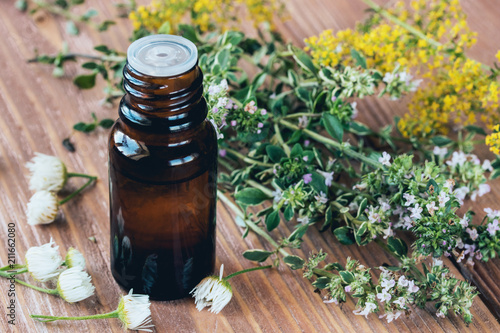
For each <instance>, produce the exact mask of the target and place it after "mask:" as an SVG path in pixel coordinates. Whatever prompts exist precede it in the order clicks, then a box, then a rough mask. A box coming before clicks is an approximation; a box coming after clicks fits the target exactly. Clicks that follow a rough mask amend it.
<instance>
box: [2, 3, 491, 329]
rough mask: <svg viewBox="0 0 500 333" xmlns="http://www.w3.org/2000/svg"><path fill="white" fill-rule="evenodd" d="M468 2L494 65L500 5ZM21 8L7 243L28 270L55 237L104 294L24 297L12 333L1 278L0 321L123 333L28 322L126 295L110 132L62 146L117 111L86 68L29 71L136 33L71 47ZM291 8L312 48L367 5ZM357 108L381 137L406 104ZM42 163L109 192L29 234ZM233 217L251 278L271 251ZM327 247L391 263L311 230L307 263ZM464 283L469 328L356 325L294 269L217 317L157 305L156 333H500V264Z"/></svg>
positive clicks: (86, 37) (106, 324)
mask: <svg viewBox="0 0 500 333" xmlns="http://www.w3.org/2000/svg"><path fill="white" fill-rule="evenodd" d="M118 2H121V1H118V0H113V1H97V0H91V1H90V0H88V1H87V3H88V4H87V5H86V6H92V7H94V8H96V9H97V10H98V11H99V13H100V17H101V18H104V17H106V18H114V17H115V15H116V9H115V8H114V4H115V3H118ZM380 2H381V3H382V1H380ZM462 3H463V6H464V8H465V10H466V12H467V13H468V15H469V23H470V25H471V27H472V29H473V30H475V31H478V32H479V41H478V43H477V45H476V46H475V47H474V49H473V50H472V52H471V56H473V57H474V58H476V59H478V60H480V61H483V62H485V63H488V64H491V63H492V62H493V59H494V54H495V53H496V50H498V49H499V48H500V34H499V33H498V31H499V29H500V21H499V20H498V17H500V6H498V4H496V1H487V0H481V1H475V0H464V1H462ZM13 4H14V1H13V0H9V1H1V2H0V36H2V37H1V40H2V43H1V47H0V68H1V72H0V73H1V74H0V112H1V116H0V184H1V185H0V186H1V187H0V188H1V190H0V221H1V223H2V227H1V228H0V238H1V239H2V244H4V243H5V242H6V239H7V231H6V225H7V223H9V222H14V223H15V224H16V251H17V260H18V261H20V262H22V261H24V255H25V253H26V251H27V249H28V248H29V247H30V246H35V245H41V244H43V243H46V242H48V241H49V239H50V237H53V238H54V240H55V241H56V242H57V243H58V244H59V245H60V247H61V251H62V252H64V251H65V249H66V248H68V247H69V246H74V247H76V248H78V249H79V250H80V251H82V252H83V254H84V255H85V257H86V259H87V263H88V264H87V269H88V271H89V273H90V274H91V276H92V279H93V282H94V284H95V286H96V295H95V296H93V297H92V298H90V299H88V300H85V301H83V302H80V303H77V304H74V305H70V304H67V303H65V302H64V301H63V300H62V299H58V298H55V297H52V296H49V295H45V294H41V293H39V292H36V291H33V290H31V289H27V288H24V287H22V286H17V288H16V293H17V307H16V312H17V320H16V323H17V325H16V326H15V327H13V326H11V325H8V324H7V321H6V316H5V315H4V312H5V308H6V306H7V302H8V301H9V298H8V297H7V289H8V284H7V282H6V281H5V280H3V279H2V280H1V281H0V294H1V296H0V307H1V308H2V309H4V310H1V311H0V313H1V316H0V331H1V332H11V331H12V332H14V331H17V332H23V333H24V332H71V331H73V332H120V331H122V328H121V327H120V323H119V321H118V320H100V321H84V322H56V323H51V324H43V323H37V322H34V321H33V320H31V319H30V318H29V314H53V315H86V314H97V313H103V312H108V311H112V310H114V309H115V308H116V306H117V302H118V299H119V297H120V295H122V294H123V293H124V292H123V290H121V289H120V288H119V287H118V285H117V284H116V283H115V282H114V280H113V277H112V276H111V272H110V270H109V241H108V234H109V222H108V189H107V163H106V161H107V157H106V155H107V132H106V131H104V130H98V131H96V132H95V133H92V134H90V135H84V134H81V133H77V134H75V135H74V136H73V141H74V142H75V143H76V147H77V152H76V153H69V152H68V151H66V150H65V149H64V148H63V146H62V145H61V140H62V139H63V138H65V137H67V136H68V135H69V134H70V132H71V130H70V129H71V127H72V125H73V124H74V123H76V122H78V121H90V113H91V112H95V113H96V114H97V115H98V117H99V118H103V117H110V118H115V117H116V116H117V113H116V109H109V108H104V107H102V106H101V105H100V104H99V101H100V98H102V94H101V91H100V90H99V89H94V90H91V91H80V90H78V89H77V88H76V87H75V86H74V85H73V84H72V83H71V80H70V79H69V76H70V75H72V74H75V73H77V72H81V69H79V66H78V65H76V64H75V65H69V66H67V73H68V77H67V78H62V79H55V78H53V77H52V76H51V71H52V69H51V68H49V67H48V66H44V65H35V64H27V63H26V61H25V60H26V59H29V58H31V57H32V56H33V51H34V49H38V50H39V52H40V53H55V52H57V51H58V50H59V49H60V47H61V45H62V42H63V40H67V41H68V43H69V47H70V49H71V50H72V51H73V52H81V53H89V52H93V51H92V48H93V45H99V44H102V43H106V44H108V45H110V46H111V47H113V48H117V49H121V50H126V48H127V46H128V44H129V41H128V38H129V35H130V32H131V25H130V23H129V22H128V21H126V20H119V24H117V25H116V26H113V27H111V28H110V29H109V31H108V32H105V33H97V32H95V31H94V30H91V29H87V28H83V29H82V31H81V34H80V35H79V36H68V35H67V34H66V32H65V22H64V21H63V20H61V19H56V18H54V17H52V16H51V15H49V14H46V13H45V14H44V13H40V14H37V15H36V16H35V17H30V16H29V15H26V14H23V13H20V12H19V11H17V10H16V9H15V8H14V6H13ZM287 8H288V11H289V13H290V20H288V21H285V22H283V23H278V29H279V30H280V31H281V32H282V33H283V35H284V36H285V38H286V39H287V40H289V41H292V42H294V43H296V44H298V45H301V44H302V40H303V38H304V37H307V36H310V35H313V34H317V33H319V32H320V31H322V30H323V29H326V28H333V29H342V28H347V27H353V26H354V23H355V22H356V21H357V20H360V19H361V18H362V17H363V15H364V12H363V10H364V8H365V6H364V5H363V3H362V2H361V1H360V0H309V1H307V2H306V1H304V0H302V1H301V0H291V1H287ZM101 83H102V82H101ZM358 108H359V110H360V113H361V117H362V120H364V121H367V122H368V123H369V124H371V126H372V127H373V128H378V127H380V126H383V125H384V124H387V123H388V122H390V121H391V119H392V117H393V116H394V115H396V114H402V113H403V112H404V110H405V101H399V102H389V101H386V100H376V99H367V100H365V101H362V102H361V103H360V106H359V107H358ZM35 152H42V153H46V154H51V155H57V156H59V157H60V158H61V159H62V160H63V161H64V162H65V163H66V164H67V166H68V168H69V169H70V170H71V171H75V172H85V173H88V174H93V175H97V176H99V181H98V182H97V184H96V185H95V186H94V187H92V188H91V189H89V190H88V191H86V193H85V194H84V195H82V196H80V197H79V198H77V199H76V200H72V201H71V202H69V203H68V204H66V205H64V206H63V208H62V214H61V216H60V217H58V219H57V221H56V222H55V223H53V224H50V225H47V226H37V227H31V226H29V225H28V224H27V223H26V216H25V207H26V203H27V202H28V200H29V198H30V197H31V195H32V193H31V191H30V190H29V189H28V181H27V177H26V176H27V170H26V168H25V166H24V165H25V163H26V162H27V161H28V160H29V159H31V158H32V157H33V154H34V153H35ZM486 156H489V155H488V153H487V151H486V150H483V152H482V154H481V157H486ZM489 157H490V158H491V156H489ZM70 184H71V186H73V187H76V186H79V184H80V183H78V180H71V182H70ZM492 187H493V189H494V190H493V193H491V194H489V195H488V196H485V197H483V198H481V201H480V202H479V203H474V205H473V206H474V208H475V209H478V210H479V209H480V210H482V208H484V207H489V206H491V207H496V208H497V209H498V208H499V207H498V202H499V201H500V191H499V189H500V183H499V182H498V181H497V182H495V183H494V184H492ZM468 204H470V205H472V203H468ZM233 217H234V216H233V215H232V213H231V212H230V210H228V209H226V207H225V206H224V205H223V204H221V203H219V204H218V211H217V223H218V231H217V232H218V237H217V265H220V264H221V263H224V265H225V267H226V272H234V271H237V270H240V269H243V268H249V267H253V266H254V264H253V263H252V262H249V261H247V260H245V259H244V258H242V256H241V253H242V252H243V251H244V250H247V249H252V248H263V247H264V248H265V247H266V245H265V243H263V242H262V241H261V239H259V238H258V237H256V236H255V235H252V234H251V235H249V236H248V237H247V238H246V239H244V240H242V239H241V237H240V236H241V233H242V230H241V229H240V228H239V227H237V226H236V225H235V223H234V222H233ZM290 228H291V225H288V226H283V225H282V226H280V228H278V229H277V230H276V231H274V232H273V236H275V237H280V236H284V235H288V234H289V233H290ZM90 236H95V237H96V239H97V243H93V242H91V241H89V240H88V237H90ZM4 240H5V241H4ZM6 248H7V246H6V244H5V245H2V246H0V263H2V266H3V265H5V264H6V258H7V252H6ZM319 248H322V249H323V250H325V251H326V252H327V253H328V254H329V258H330V260H338V261H340V262H345V258H346V257H347V256H351V257H353V258H356V259H359V260H360V261H361V262H362V263H364V264H365V265H368V266H376V265H380V264H382V263H384V262H391V259H390V258H389V257H388V256H387V255H386V254H385V253H384V252H383V251H382V250H381V249H380V248H378V247H377V246H376V245H374V244H371V245H369V246H367V247H364V248H358V247H356V246H342V245H339V244H338V243H337V242H335V241H334V239H333V238H332V236H331V235H329V234H328V233H323V234H320V233H319V232H317V231H315V230H312V231H311V232H310V234H308V236H307V237H305V242H304V246H303V250H302V251H301V253H306V254H307V253H308V252H310V251H312V250H315V249H319ZM446 264H447V265H448V266H450V267H451V270H452V271H453V272H454V273H455V274H457V276H461V274H460V272H459V271H458V269H457V268H455V266H454V265H453V263H451V262H450V261H446ZM465 274H466V275H467V277H469V278H471V279H472V280H473V281H474V282H475V283H476V284H477V285H478V286H479V288H480V289H481V290H483V293H484V295H485V296H484V297H483V298H484V300H483V299H479V298H477V300H476V301H475V303H474V306H473V309H472V312H473V314H474V317H475V320H474V323H473V324H472V325H470V326H469V327H467V326H466V325H465V324H464V323H463V321H462V319H460V318H458V317H456V316H454V315H451V316H450V318H449V319H439V318H436V316H435V315H434V311H435V310H434V309H433V307H432V306H428V307H427V308H426V309H425V310H421V309H415V310H414V311H412V312H411V313H410V315H409V316H408V317H405V318H403V319H400V320H397V321H394V322H392V323H390V324H388V323H387V322H386V320H385V319H379V318H378V317H377V315H373V314H372V315H370V316H369V317H368V318H367V319H365V318H364V317H360V316H355V315H354V314H353V313H352V311H353V310H354V308H355V304H354V303H353V301H352V300H350V299H349V300H348V301H347V303H346V304H344V305H343V306H342V307H338V306H336V305H334V304H324V303H323V302H322V300H321V298H320V296H319V295H318V294H316V293H314V292H313V288H312V287H311V285H310V283H309V282H307V281H305V280H304V279H303V278H302V276H301V273H300V272H299V271H291V270H289V269H288V268H287V267H284V266H282V267H280V268H279V269H278V270H266V271H258V272H252V273H250V274H246V275H243V276H239V277H237V278H235V279H233V280H231V282H232V285H233V290H234V297H233V300H232V301H231V303H230V304H229V305H228V306H227V307H226V308H225V309H224V310H223V311H222V313H221V314H219V315H213V314H211V313H209V312H207V311H203V312H198V311H197V310H196V308H195V307H194V304H193V300H192V299H185V300H180V301H174V302H153V305H152V308H151V309H152V316H153V320H154V324H155V325H156V332H195V331H196V332H206V331H214V332H231V331H234V332H278V331H282V332H300V331H302V332H354V331H356V332H370V331H373V332H384V331H390V332H400V331H401V332H404V331H412V332H418V331H422V332H439V331H445V332H456V331H460V332H466V331H474V332H499V331H500V325H499V324H498V322H497V320H496V318H495V314H496V317H498V316H499V313H500V311H499V310H498V309H499V304H500V301H499V299H498V298H499V296H500V289H499V288H498V286H497V281H498V278H499V277H500V269H499V268H498V260H493V261H492V262H489V263H488V264H477V265H476V267H474V268H470V267H469V268H467V269H466V272H465Z"/></svg>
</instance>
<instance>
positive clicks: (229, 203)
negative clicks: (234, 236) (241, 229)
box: [217, 190, 290, 257]
mask: <svg viewBox="0 0 500 333" xmlns="http://www.w3.org/2000/svg"><path fill="white" fill-rule="evenodd" d="M217 197H218V198H219V199H220V200H221V201H223V202H224V204H226V205H227V206H228V207H229V208H230V209H231V210H232V211H233V212H234V213H235V214H236V215H238V216H239V217H241V218H242V220H243V221H244V222H245V224H246V225H247V227H248V228H249V229H251V230H252V231H253V232H255V233H256V234H257V235H259V236H262V237H263V238H264V239H265V240H267V241H268V242H269V243H270V244H271V245H272V246H274V247H275V248H277V249H279V250H278V251H279V252H280V253H281V254H282V255H283V256H285V257H286V256H289V255H290V254H289V253H288V252H287V251H286V250H284V249H282V248H281V247H280V245H279V244H278V243H276V241H275V240H274V239H272V238H271V236H269V235H268V234H267V233H266V232H265V231H264V230H262V229H261V228H259V227H258V226H257V225H255V223H253V222H251V221H248V220H247V219H245V214H244V213H243V212H242V211H241V209H239V208H238V207H237V206H236V205H235V204H234V203H233V202H232V201H231V199H229V198H228V197H226V196H225V195H224V193H222V192H221V191H220V190H217Z"/></svg>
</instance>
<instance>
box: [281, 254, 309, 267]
mask: <svg viewBox="0 0 500 333" xmlns="http://www.w3.org/2000/svg"><path fill="white" fill-rule="evenodd" d="M283 261H284V262H285V264H287V265H288V266H290V268H291V269H293V270H295V269H301V268H302V267H304V263H305V261H304V259H302V258H301V257H299V256H294V255H290V256H286V257H284V258H283Z"/></svg>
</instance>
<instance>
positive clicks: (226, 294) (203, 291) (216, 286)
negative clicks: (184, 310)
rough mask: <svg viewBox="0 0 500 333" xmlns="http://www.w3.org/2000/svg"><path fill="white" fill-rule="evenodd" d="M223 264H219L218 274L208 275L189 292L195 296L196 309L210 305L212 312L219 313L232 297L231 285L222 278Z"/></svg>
mask: <svg viewBox="0 0 500 333" xmlns="http://www.w3.org/2000/svg"><path fill="white" fill-rule="evenodd" d="M223 271H224V265H221V266H220V275H219V277H217V276H208V277H206V278H204V279H203V280H201V282H200V283H198V285H197V286H196V287H194V289H193V290H192V291H191V292H190V294H193V297H194V298H195V301H194V302H195V304H196V308H197V309H198V311H201V310H203V308H204V307H210V309H209V311H210V312H212V313H219V312H220V311H221V310H222V309H223V308H224V307H225V306H226V305H227V304H228V303H229V301H230V300H231V298H232V297H233V291H232V289H231V285H230V284H229V283H228V282H227V281H226V280H225V279H223V278H222V274H223Z"/></svg>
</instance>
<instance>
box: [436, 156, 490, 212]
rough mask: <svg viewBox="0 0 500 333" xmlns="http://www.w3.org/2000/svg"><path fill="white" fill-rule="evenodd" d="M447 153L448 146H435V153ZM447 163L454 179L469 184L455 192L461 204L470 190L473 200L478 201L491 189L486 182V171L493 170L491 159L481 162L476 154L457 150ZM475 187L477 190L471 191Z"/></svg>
mask: <svg viewBox="0 0 500 333" xmlns="http://www.w3.org/2000/svg"><path fill="white" fill-rule="evenodd" d="M447 153H448V151H447V149H446V148H434V154H436V155H438V156H440V157H441V156H442V157H444V156H446V154H447ZM446 165H447V166H448V168H449V171H450V174H451V176H452V177H453V178H454V179H461V180H462V181H463V182H464V183H466V184H467V186H465V185H464V186H461V187H459V188H457V189H456V190H455V192H454V194H455V196H456V197H457V199H458V201H459V203H460V204H461V205H463V201H464V199H465V197H466V196H467V194H469V192H470V198H471V199H472V201H476V199H477V198H478V197H482V196H483V195H485V194H487V193H489V192H490V191H491V187H490V185H488V184H485V183H484V182H486V178H485V177H484V173H485V172H486V171H490V172H491V171H492V170H493V168H492V166H491V162H490V161H489V160H484V161H483V163H482V164H481V161H480V160H479V158H478V157H477V156H476V155H474V154H465V153H464V152H462V151H455V152H453V154H452V156H451V159H450V160H448V161H446ZM473 188H474V189H475V190H473V191H472V192H471V189H473Z"/></svg>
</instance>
